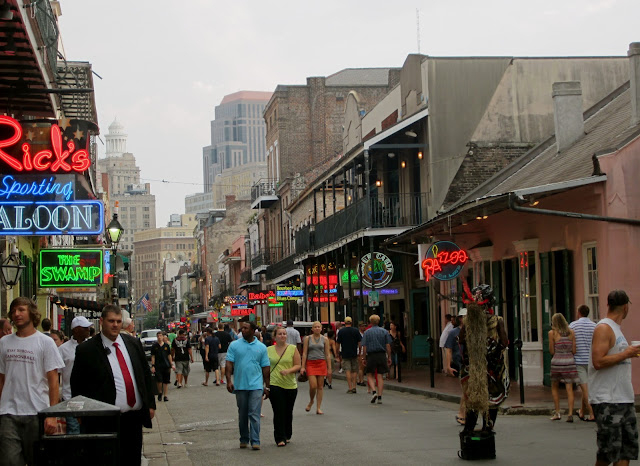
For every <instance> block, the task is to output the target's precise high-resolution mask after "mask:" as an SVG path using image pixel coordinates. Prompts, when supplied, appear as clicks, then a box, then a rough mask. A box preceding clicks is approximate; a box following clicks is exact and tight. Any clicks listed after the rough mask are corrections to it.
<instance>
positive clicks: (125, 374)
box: [113, 343, 136, 408]
mask: <svg viewBox="0 0 640 466" xmlns="http://www.w3.org/2000/svg"><path fill="white" fill-rule="evenodd" d="M113 346H114V348H115V349H116V357H117V358H118V364H120V370H121V371H122V378H123V379H124V387H125V388H126V390H127V404H128V405H129V406H131V407H132V408H133V406H134V405H135V404H136V391H135V389H134V388H133V379H132V378H131V373H130V372H129V368H128V367H127V363H126V361H125V360H124V356H123V355H122V351H120V348H118V346H120V345H119V344H118V343H114V344H113Z"/></svg>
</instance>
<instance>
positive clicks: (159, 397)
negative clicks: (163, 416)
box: [158, 393, 162, 401]
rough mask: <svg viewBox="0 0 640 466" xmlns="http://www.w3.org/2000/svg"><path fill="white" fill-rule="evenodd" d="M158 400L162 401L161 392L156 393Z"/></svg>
mask: <svg viewBox="0 0 640 466" xmlns="http://www.w3.org/2000/svg"><path fill="white" fill-rule="evenodd" d="M158 401H162V393H161V394H159V395H158Z"/></svg>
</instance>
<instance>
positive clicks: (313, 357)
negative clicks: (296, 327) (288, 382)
mask: <svg viewBox="0 0 640 466" xmlns="http://www.w3.org/2000/svg"><path fill="white" fill-rule="evenodd" d="M311 332H312V333H311V335H308V336H306V337H305V338H304V345H303V350H302V368H301V369H300V373H301V374H305V373H306V374H307V375H308V376H309V404H308V405H307V407H306V408H305V411H307V412H309V411H311V408H312V407H313V402H314V399H315V398H316V397H317V403H316V414H324V412H323V411H322V397H323V395H324V378H325V377H326V376H327V374H328V373H329V372H331V351H330V347H329V340H328V339H327V338H326V337H325V336H324V335H321V332H322V324H321V323H320V322H318V321H316V322H314V323H313V326H312V327H311Z"/></svg>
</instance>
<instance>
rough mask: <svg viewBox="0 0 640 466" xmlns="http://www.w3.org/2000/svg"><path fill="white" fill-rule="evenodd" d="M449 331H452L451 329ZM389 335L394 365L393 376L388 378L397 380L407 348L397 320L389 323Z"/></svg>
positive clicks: (392, 363)
mask: <svg viewBox="0 0 640 466" xmlns="http://www.w3.org/2000/svg"><path fill="white" fill-rule="evenodd" d="M449 333H451V331H449ZM389 335H391V365H392V366H393V377H389V376H388V375H387V380H389V379H391V380H397V379H398V365H399V364H400V363H401V362H402V361H401V359H402V355H403V354H404V353H405V352H406V351H407V350H406V348H405V347H404V343H403V342H402V332H400V330H398V324H396V323H395V322H390V323H389ZM456 336H457V335H456ZM445 346H446V345H445Z"/></svg>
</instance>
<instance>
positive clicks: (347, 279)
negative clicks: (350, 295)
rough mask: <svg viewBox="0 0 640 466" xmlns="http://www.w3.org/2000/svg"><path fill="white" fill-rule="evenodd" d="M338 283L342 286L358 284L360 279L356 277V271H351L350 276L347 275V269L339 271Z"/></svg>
mask: <svg viewBox="0 0 640 466" xmlns="http://www.w3.org/2000/svg"><path fill="white" fill-rule="evenodd" d="M340 282H341V283H342V284H343V285H344V284H345V283H347V284H348V283H349V282H351V283H352V284H358V283H360V277H359V276H358V271H357V270H354V269H351V274H349V269H340Z"/></svg>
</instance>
